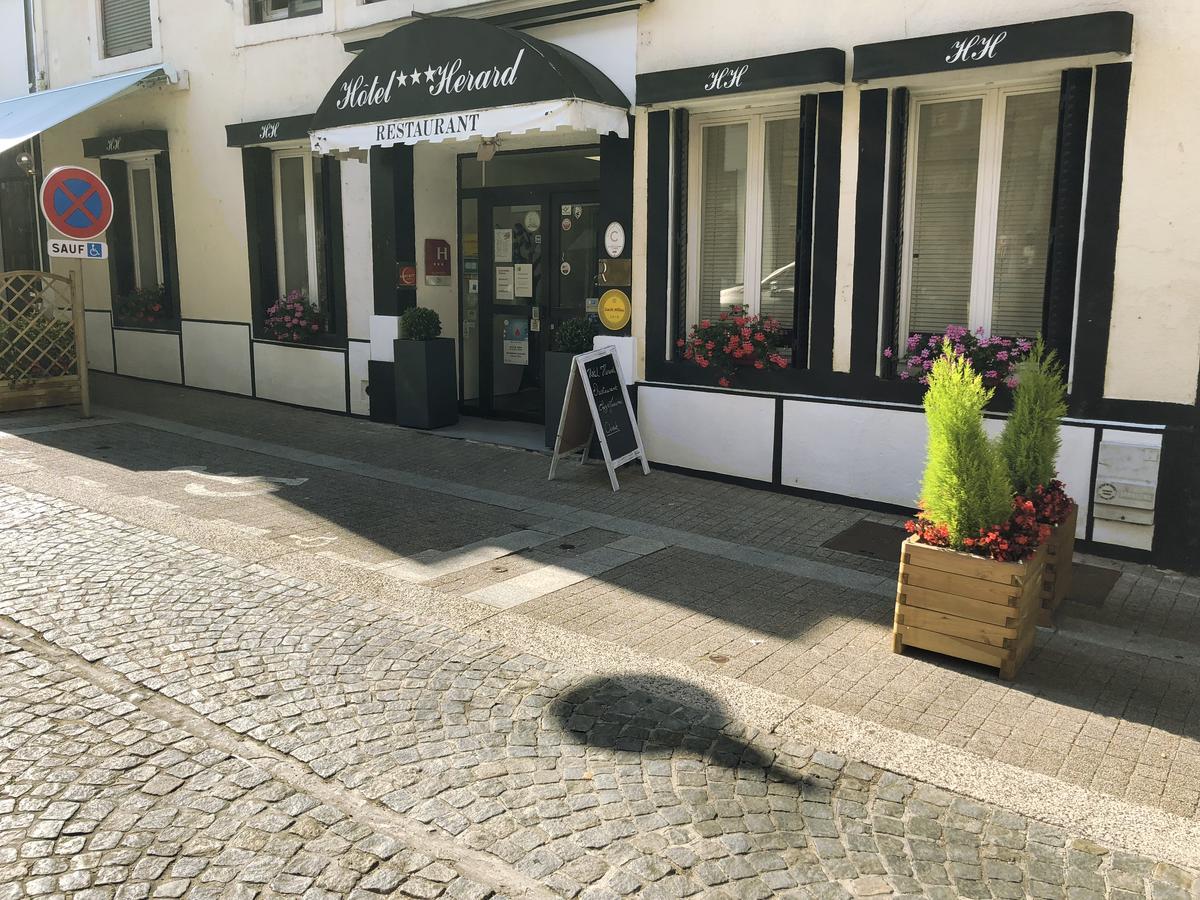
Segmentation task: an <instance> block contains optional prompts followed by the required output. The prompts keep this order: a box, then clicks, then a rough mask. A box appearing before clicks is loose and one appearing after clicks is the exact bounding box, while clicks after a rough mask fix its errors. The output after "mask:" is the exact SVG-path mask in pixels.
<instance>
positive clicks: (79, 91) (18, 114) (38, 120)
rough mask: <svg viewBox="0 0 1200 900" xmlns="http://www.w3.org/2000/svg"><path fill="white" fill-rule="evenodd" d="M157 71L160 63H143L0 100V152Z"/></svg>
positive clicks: (156, 73)
mask: <svg viewBox="0 0 1200 900" xmlns="http://www.w3.org/2000/svg"><path fill="white" fill-rule="evenodd" d="M160 73H165V69H164V67H163V66H146V67H145V68H142V69H131V70H130V71H128V72H121V73H120V74H118V75H109V76H107V77H105V78H95V79H93V80H91V81H85V82H83V83H82V84H72V85H69V86H68V87H61V88H55V89H54V90H52V91H39V92H38V93H36V94H27V95H24V96H21V97H15V98H13V99H12V100H5V101H3V102H0V153H3V152H4V151H5V150H8V149H10V148H12V147H16V146H17V145H18V144H23V143H25V142H26V141H28V140H29V139H30V138H33V137H36V136H37V135H39V134H41V133H42V132H43V131H45V130H46V129H47V128H53V127H54V126H55V125H57V124H59V123H60V122H65V121H66V120H67V119H69V118H71V117H72V116H77V115H79V114H80V113H81V112H86V111H87V110H89V109H91V108H92V107H93V106H99V105H100V104H101V103H104V102H105V101H108V100H112V99H113V98H114V97H116V96H118V95H119V94H123V93H125V92H126V91H128V90H131V89H132V88H134V87H136V86H137V85H138V84H140V83H141V82H143V81H145V80H146V79H148V78H152V77H153V76H155V75H158V74H160Z"/></svg>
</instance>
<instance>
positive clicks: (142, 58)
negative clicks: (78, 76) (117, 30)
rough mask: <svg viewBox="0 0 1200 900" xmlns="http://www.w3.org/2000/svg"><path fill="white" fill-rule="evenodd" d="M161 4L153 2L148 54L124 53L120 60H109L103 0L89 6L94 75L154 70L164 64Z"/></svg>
mask: <svg viewBox="0 0 1200 900" xmlns="http://www.w3.org/2000/svg"><path fill="white" fill-rule="evenodd" d="M158 3H159V0H150V39H151V44H150V46H149V47H148V48H147V49H145V50H137V51H135V52H133V53H123V54H121V55H120V56H105V55H104V54H105V50H104V25H103V22H104V15H103V12H102V10H101V8H100V0H92V2H90V3H88V4H87V11H88V18H89V19H90V22H89V25H90V26H91V33H92V40H91V41H90V44H91V52H90V56H91V63H92V75H93V76H102V75H114V74H116V73H117V72H126V71H128V70H130V69H138V68H141V67H143V66H152V65H154V64H155V63H161V62H162V61H163V52H162V34H161V31H162V29H161V20H160V17H159V9H158Z"/></svg>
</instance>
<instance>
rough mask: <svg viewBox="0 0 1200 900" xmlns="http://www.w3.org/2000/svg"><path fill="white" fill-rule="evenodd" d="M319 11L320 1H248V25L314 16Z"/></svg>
mask: <svg viewBox="0 0 1200 900" xmlns="http://www.w3.org/2000/svg"><path fill="white" fill-rule="evenodd" d="M320 11H321V0H250V24H252V25H258V24H260V23H262V22H274V21H276V20H278V19H295V18H298V17H299V16H315V15H317V13H319V12H320Z"/></svg>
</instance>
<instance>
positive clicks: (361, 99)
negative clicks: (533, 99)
mask: <svg viewBox="0 0 1200 900" xmlns="http://www.w3.org/2000/svg"><path fill="white" fill-rule="evenodd" d="M524 57H525V48H523V47H522V48H521V49H519V50H518V51H517V55H516V58H515V59H514V60H513V61H512V65H509V66H506V67H505V68H504V69H500V68H498V67H496V66H489V67H487V68H484V69H470V68H467V67H466V65H465V64H464V62H463V60H462V57H459V58H458V59H455V60H452V61H448V62H443V63H441V64H440V65H437V66H432V65H429V66H426V67H425V68H424V69H418V68H415V67H414V68H413V69H411V70H408V71H405V70H403V69H392V71H391V72H389V73H388V74H386V75H384V76H382V77H380V76H379V75H376V76H374V77H373V78H372V79H371V80H370V82H368V81H367V77H366V76H365V75H358V76H355V77H354V78H352V79H350V80H347V81H343V82H342V84H341V91H342V98H341V99H340V100H339V101H338V102H337V104H336V105H337V108H338V109H339V110H346V109H361V108H371V107H377V106H386V105H387V104H389V103H391V101H392V92H393V91H397V90H423V91H425V92H426V93H428V94H429V96H431V97H439V96H449V95H452V94H476V93H478V92H480V91H484V90H486V89H488V88H492V87H512V86H513V85H515V84H516V83H517V71H518V70H519V69H520V68H521V60H522V59H523V58H524Z"/></svg>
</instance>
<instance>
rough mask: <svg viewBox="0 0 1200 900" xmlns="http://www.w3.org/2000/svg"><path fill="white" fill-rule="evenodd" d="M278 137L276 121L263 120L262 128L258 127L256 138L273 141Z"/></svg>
mask: <svg viewBox="0 0 1200 900" xmlns="http://www.w3.org/2000/svg"><path fill="white" fill-rule="evenodd" d="M277 137H279V123H278V122H264V123H263V125H262V128H260V129H259V134H258V139H259V140H260V141H273V140H275V138H277Z"/></svg>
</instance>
